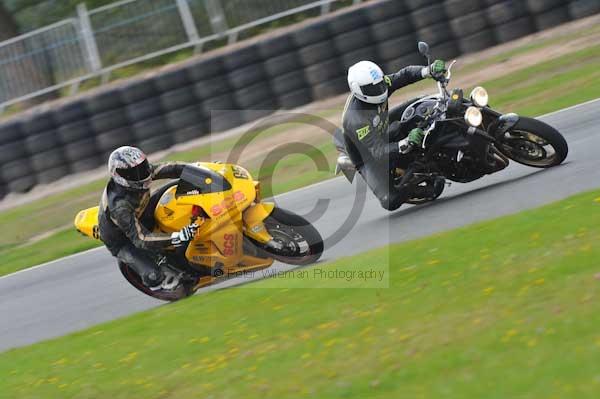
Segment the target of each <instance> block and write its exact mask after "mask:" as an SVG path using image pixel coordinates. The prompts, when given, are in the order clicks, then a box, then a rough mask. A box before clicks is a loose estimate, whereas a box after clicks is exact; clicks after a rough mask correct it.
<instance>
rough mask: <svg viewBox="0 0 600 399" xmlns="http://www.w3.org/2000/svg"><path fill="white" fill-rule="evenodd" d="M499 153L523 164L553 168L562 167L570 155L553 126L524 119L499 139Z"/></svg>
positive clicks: (565, 144) (535, 120)
mask: <svg viewBox="0 0 600 399" xmlns="http://www.w3.org/2000/svg"><path fill="white" fill-rule="evenodd" d="M498 141H499V142H500V144H499V145H498V150H499V151H500V152H501V153H502V154H504V155H506V156H507V157H509V158H510V159H512V160H514V161H515V162H518V163H520V164H523V165H527V166H532V167H534V168H549V167H552V166H556V165H560V164H561V163H562V162H563V161H564V160H565V158H566V157H567V153H568V152H569V147H568V145H567V142H566V140H565V138H564V137H563V136H562V134H560V132H559V131H558V130H556V129H554V128H553V127H552V126H550V125H548V124H546V123H544V122H542V121H539V120H537V119H533V118H527V117H521V118H520V119H519V121H518V122H517V124H516V125H515V126H514V127H513V128H512V129H511V130H509V131H508V132H506V133H505V134H504V136H500V137H498Z"/></svg>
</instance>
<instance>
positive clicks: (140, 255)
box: [98, 146, 198, 290]
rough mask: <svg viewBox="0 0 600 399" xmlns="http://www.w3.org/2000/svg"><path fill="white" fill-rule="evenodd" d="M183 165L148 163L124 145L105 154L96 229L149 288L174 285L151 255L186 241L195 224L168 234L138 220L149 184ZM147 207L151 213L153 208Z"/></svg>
mask: <svg viewBox="0 0 600 399" xmlns="http://www.w3.org/2000/svg"><path fill="white" fill-rule="evenodd" d="M185 166H186V164H183V163H175V162H172V163H163V164H156V165H151V164H150V163H149V162H148V159H147V158H146V155H145V154H144V153H143V152H142V151H141V150H140V149H138V148H135V147H127V146H126V147H120V148H118V149H116V150H115V151H113V153H112V154H111V155H110V157H109V161H108V168H109V172H110V175H111V180H110V181H109V183H108V185H107V186H106V189H105V190H104V193H103V194H102V199H101V200H100V210H99V215H98V221H99V226H98V229H99V231H98V232H99V235H100V238H101V240H102V242H104V245H106V247H107V248H108V250H109V251H110V253H111V254H112V255H113V256H115V257H116V258H117V259H118V260H119V261H120V262H123V263H125V264H127V265H128V266H130V267H131V268H132V269H133V270H135V271H136V272H137V273H138V275H139V276H140V277H141V278H142V281H143V283H144V284H145V285H146V286H147V287H149V288H150V289H152V290H156V289H161V288H162V289H171V288H175V286H176V285H177V284H178V281H169V283H168V284H167V283H166V282H165V276H164V273H163V272H162V270H161V268H160V267H159V266H158V265H157V261H156V256H155V254H156V253H157V252H160V251H161V250H164V249H166V248H169V247H171V248H172V247H176V246H180V245H182V244H183V243H184V242H187V241H190V240H191V239H192V238H193V236H194V235H195V233H196V230H197V227H198V226H196V225H195V224H192V225H190V226H187V227H184V228H183V229H182V230H181V231H179V232H175V233H173V234H170V235H169V234H156V233H153V232H151V231H149V230H148V228H147V227H146V226H144V224H143V223H142V219H143V218H144V216H145V215H144V211H146V208H147V206H148V204H149V202H150V184H151V182H152V181H153V180H156V179H176V178H179V177H180V176H181V173H182V171H183V168H184V167H185ZM148 210H149V212H150V214H151V215H153V211H154V209H148Z"/></svg>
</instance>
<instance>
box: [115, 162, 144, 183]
mask: <svg viewBox="0 0 600 399" xmlns="http://www.w3.org/2000/svg"><path fill="white" fill-rule="evenodd" d="M150 173H151V171H150V164H149V163H148V160H147V159H144V162H142V163H141V164H139V165H136V166H134V167H133V168H124V169H120V168H117V174H118V175H119V176H121V177H122V178H124V179H125V180H129V181H142V180H145V179H147V178H149V177H150Z"/></svg>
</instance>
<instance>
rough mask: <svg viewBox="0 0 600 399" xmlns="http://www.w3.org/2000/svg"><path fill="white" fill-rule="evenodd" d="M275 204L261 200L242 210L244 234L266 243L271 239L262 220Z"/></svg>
mask: <svg viewBox="0 0 600 399" xmlns="http://www.w3.org/2000/svg"><path fill="white" fill-rule="evenodd" d="M274 208H275V204H273V203H270V202H262V203H260V204H255V205H253V206H251V207H249V208H248V209H246V210H245V211H244V226H245V227H246V235H247V236H248V237H250V238H252V239H253V240H256V241H258V242H261V243H263V244H264V243H267V242H269V241H270V240H272V239H273V237H271V235H270V234H269V232H268V231H267V229H265V225H264V223H263V221H264V220H265V219H266V218H267V217H268V216H269V215H270V214H271V212H273V209H274Z"/></svg>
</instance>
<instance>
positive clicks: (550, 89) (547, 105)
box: [0, 42, 600, 275]
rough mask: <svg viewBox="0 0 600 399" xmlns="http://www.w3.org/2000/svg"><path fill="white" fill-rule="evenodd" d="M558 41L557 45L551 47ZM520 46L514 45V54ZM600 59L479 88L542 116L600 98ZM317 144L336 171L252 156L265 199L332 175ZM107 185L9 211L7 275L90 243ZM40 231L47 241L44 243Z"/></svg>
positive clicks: (232, 142)
mask: <svg viewBox="0 0 600 399" xmlns="http://www.w3.org/2000/svg"><path fill="white" fill-rule="evenodd" d="M552 43H554V42H550V43H549V44H548V45H551V44H552ZM536 48H537V47H536ZM515 51H516V50H511V51H510V53H511V54H512V53H513V52H515ZM497 57H500V55H499V56H497ZM540 61H543V60H540ZM599 63H600V45H597V44H594V45H591V46H590V47H588V48H586V49H583V50H578V51H574V52H573V53H571V54H568V55H564V56H561V57H557V58H555V59H552V60H549V61H544V62H540V63H539V64H536V65H533V66H530V67H527V68H523V69H521V70H519V71H516V72H513V73H510V74H507V75H504V76H502V77H499V78H497V79H492V80H489V81H485V82H473V86H474V85H475V84H477V85H482V86H484V87H486V88H487V89H488V91H489V93H490V98H491V106H492V107H494V108H496V109H499V110H501V111H506V112H508V111H513V112H517V113H519V114H522V115H541V114H543V113H548V112H552V111H555V110H558V109H561V108H564V107H567V106H570V105H574V104H578V103H581V102H584V101H588V100H591V99H594V98H597V97H598V93H600V71H599V70H598V67H597V66H598V64H599ZM467 73H468V72H466V73H465V72H461V70H460V69H459V68H457V70H456V73H455V76H456V77H457V78H460V77H461V76H468V75H466V74H467ZM415 86H416V87H417V88H419V89H426V90H429V91H431V90H433V88H434V86H433V85H432V84H431V82H430V81H425V82H420V83H417V84H416V85H415ZM464 89H465V93H468V90H470V88H469V87H465V88H464ZM323 116H324V117H327V118H331V117H332V113H331V112H324V113H323ZM298 128H299V127H298V125H296V124H293V123H291V124H283V125H280V126H276V127H274V128H270V129H266V130H265V131H264V132H261V134H260V135H259V136H258V138H257V139H255V140H254V141H253V145H254V146H256V147H260V146H262V147H266V148H273V146H274V145H277V144H281V143H286V142H289V140H290V138H289V135H290V131H292V130H293V129H298ZM309 129H311V127H309ZM312 129H313V130H314V128H312ZM286 135H288V137H286ZM292 137H293V135H292ZM244 140H245V138H244V137H242V138H241V139H240V137H234V138H228V139H225V140H222V141H219V142H216V143H213V144H211V145H205V146H202V147H199V148H196V149H192V150H188V151H184V152H180V153H175V154H172V155H170V156H168V157H167V159H168V160H185V161H193V160H216V159H221V160H226V159H227V157H228V153H229V152H230V151H231V149H232V147H234V146H236V145H242V144H244V143H245V141H244ZM309 144H311V145H312V146H313V148H314V149H315V150H314V152H321V153H322V154H323V155H324V156H325V158H326V159H327V160H328V161H329V166H330V168H331V170H329V171H319V170H317V168H316V167H315V165H314V161H313V160H312V159H311V158H310V157H309V156H308V155H311V154H308V155H299V154H295V155H289V156H285V157H283V158H282V159H281V160H278V161H277V160H276V161H274V162H273V163H269V164H263V161H264V159H265V153H264V152H263V153H258V154H257V155H256V156H254V157H252V156H251V157H249V158H247V162H244V163H243V166H244V167H246V168H247V169H249V170H250V171H251V173H252V174H253V175H254V177H255V178H258V179H259V180H261V181H265V180H269V181H270V184H265V185H263V188H264V189H265V196H270V195H275V194H281V193H284V192H286V191H290V190H293V189H296V188H300V187H304V186H306V185H310V184H313V183H316V182H319V181H323V180H326V179H328V178H332V177H333V167H334V166H333V165H335V158H336V151H335V148H334V146H333V144H332V143H331V137H330V136H329V135H327V134H322V132H321V134H320V135H313V136H312V138H311V141H310V143H309ZM312 155H314V154H312ZM104 184H105V181H96V182H93V183H89V184H86V185H84V186H82V187H80V188H77V189H72V190H68V191H65V192H63V193H60V194H55V195H51V196H48V197H47V198H44V199H43V200H38V201H35V202H33V203H30V204H26V205H22V206H18V207H16V208H13V209H9V210H6V211H3V212H1V213H0V224H1V225H2V226H3V229H2V230H0V256H2V257H3V258H4V259H9V260H7V261H5V262H3V266H2V267H0V275H2V274H6V273H9V272H12V271H16V270H20V269H23V268H27V267H31V266H34V265H35V264H37V263H34V262H33V261H34V260H39V259H41V258H40V257H41V256H42V255H41V254H39V248H40V245H42V244H43V245H45V246H46V249H47V251H44V254H43V259H44V260H52V259H56V258H58V257H60V256H64V255H66V254H71V253H76V252H78V251H79V250H80V249H81V248H82V242H81V238H80V237H79V236H78V235H77V233H76V232H75V231H73V230H72V228H71V223H72V220H73V218H74V216H75V214H76V212H77V211H78V210H80V209H83V208H86V207H90V206H94V205H96V204H97V203H98V201H99V197H100V191H101V190H102V188H103V186H104ZM24 221H31V222H28V223H24ZM57 230H63V231H62V233H64V234H63V235H62V236H55V235H49V236H47V235H48V232H52V231H57ZM40 235H41V236H42V237H45V238H44V239H42V240H37V238H39V237H40ZM66 237H68V238H69V239H68V240H67V242H60V243H59V242H58V241H59V240H64V239H65V238H66ZM69 243H71V244H69ZM69 245H71V246H70V247H69ZM94 245H97V244H96V243H95V242H92V241H90V244H89V245H85V246H84V247H86V248H87V247H89V246H94ZM54 248H60V250H54ZM69 248H71V249H70V250H69ZM15 250H18V254H19V256H16V255H14V254H13V251H15Z"/></svg>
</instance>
